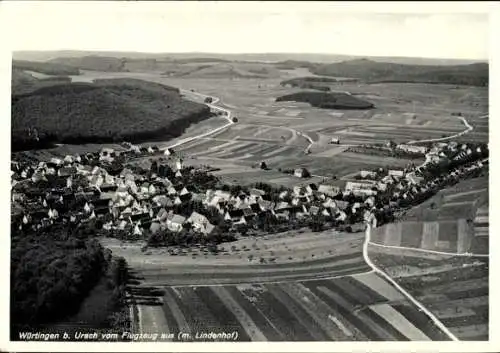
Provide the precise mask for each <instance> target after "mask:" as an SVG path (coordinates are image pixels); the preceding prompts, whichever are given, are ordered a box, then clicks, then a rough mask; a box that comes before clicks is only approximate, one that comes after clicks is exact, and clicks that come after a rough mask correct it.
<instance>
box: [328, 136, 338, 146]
mask: <svg viewBox="0 0 500 353" xmlns="http://www.w3.org/2000/svg"><path fill="white" fill-rule="evenodd" d="M339 143H340V138H338V137H332V139H331V140H330V144H332V145H338V144H339Z"/></svg>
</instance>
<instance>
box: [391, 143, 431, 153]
mask: <svg viewBox="0 0 500 353" xmlns="http://www.w3.org/2000/svg"><path fill="white" fill-rule="evenodd" d="M397 149H400V150H402V151H406V152H410V153H418V154H425V153H426V152H427V151H428V148H427V147H425V146H415V145H406V144H400V145H397Z"/></svg>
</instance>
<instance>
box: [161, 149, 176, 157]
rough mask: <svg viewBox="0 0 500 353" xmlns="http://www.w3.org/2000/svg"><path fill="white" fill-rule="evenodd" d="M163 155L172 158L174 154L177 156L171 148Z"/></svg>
mask: <svg viewBox="0 0 500 353" xmlns="http://www.w3.org/2000/svg"><path fill="white" fill-rule="evenodd" d="M163 154H164V155H165V156H172V155H174V154H175V152H174V150H173V149H171V148H167V149H166V150H165V151H164V152H163Z"/></svg>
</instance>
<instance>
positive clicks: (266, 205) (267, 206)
mask: <svg viewBox="0 0 500 353" xmlns="http://www.w3.org/2000/svg"><path fill="white" fill-rule="evenodd" d="M257 203H258V204H259V206H260V209H261V210H262V211H268V210H271V209H273V203H272V202H271V201H268V200H259V201H257Z"/></svg>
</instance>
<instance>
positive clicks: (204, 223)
mask: <svg viewBox="0 0 500 353" xmlns="http://www.w3.org/2000/svg"><path fill="white" fill-rule="evenodd" d="M187 222H189V223H191V224H192V225H193V228H194V229H195V230H196V231H198V232H201V233H204V234H210V233H211V232H212V231H213V230H214V228H215V227H214V226H213V225H212V224H210V222H209V221H208V219H207V217H205V216H203V215H202V214H199V213H198V212H193V213H192V214H191V216H189V218H188V219H187Z"/></svg>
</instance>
